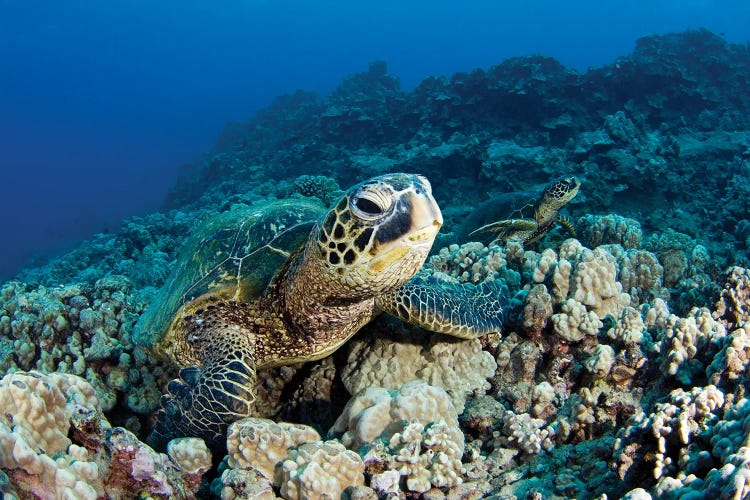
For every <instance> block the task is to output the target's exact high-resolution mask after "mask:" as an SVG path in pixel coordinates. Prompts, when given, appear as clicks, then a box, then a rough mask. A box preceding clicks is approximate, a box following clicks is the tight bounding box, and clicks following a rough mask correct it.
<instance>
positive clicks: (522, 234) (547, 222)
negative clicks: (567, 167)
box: [469, 177, 581, 245]
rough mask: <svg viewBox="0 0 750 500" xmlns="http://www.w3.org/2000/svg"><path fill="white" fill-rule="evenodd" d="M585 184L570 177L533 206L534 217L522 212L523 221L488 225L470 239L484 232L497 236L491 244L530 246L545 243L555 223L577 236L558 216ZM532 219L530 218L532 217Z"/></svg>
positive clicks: (562, 180) (554, 184)
mask: <svg viewBox="0 0 750 500" xmlns="http://www.w3.org/2000/svg"><path fill="white" fill-rule="evenodd" d="M580 186H581V184H580V182H579V181H578V179H576V178H575V177H566V178H564V179H560V180H557V181H554V182H553V183H552V184H550V185H549V186H547V187H546V188H545V189H544V191H543V192H542V196H540V197H539V199H538V200H537V202H536V203H534V204H533V206H532V211H531V214H528V215H527V214H526V213H524V212H525V210H524V209H526V207H522V208H521V209H519V211H520V212H521V214H520V215H522V216H526V217H522V218H510V219H505V220H500V221H497V222H493V223H491V224H486V225H484V226H482V227H480V228H477V229H475V230H474V231H472V232H471V233H469V236H471V235H473V234H476V233H480V232H493V233H497V236H496V237H495V238H494V239H493V240H492V241H491V242H490V244H496V243H505V242H506V241H508V240H518V241H520V242H521V243H524V244H526V245H528V244H531V243H534V242H536V241H538V240H539V239H541V238H542V237H543V236H544V235H545V234H547V232H549V230H550V229H551V228H552V225H553V224H554V223H555V222H559V223H560V224H561V225H562V226H563V227H564V228H565V229H566V230H567V231H568V232H570V233H571V234H572V235H573V236H575V231H574V229H573V225H572V224H570V221H568V220H567V219H563V218H561V217H558V215H557V213H558V212H559V211H560V209H561V208H562V207H564V206H565V205H567V204H568V202H569V201H570V200H572V199H573V198H575V196H576V194H578V189H579V188H580ZM529 216H530V217H529Z"/></svg>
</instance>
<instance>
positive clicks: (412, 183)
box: [316, 174, 442, 289]
mask: <svg viewBox="0 0 750 500" xmlns="http://www.w3.org/2000/svg"><path fill="white" fill-rule="evenodd" d="M441 224H442V215H441V213H440V209H439V208H438V206H437V203H436V202H435V200H434V198H433V197H432V189H431V187H430V184H429V182H428V181H427V179H425V178H424V177H422V176H419V175H413V174H388V175H384V176H380V177H376V178H374V179H371V180H369V181H367V182H365V183H363V184H360V185H358V186H355V187H354V188H352V189H350V190H349V191H348V192H347V193H346V194H345V195H344V196H343V197H342V199H341V200H340V201H339V203H338V204H336V206H335V207H334V208H332V209H331V211H330V212H329V213H328V214H327V215H326V216H325V217H324V218H323V221H322V222H321V224H320V225H319V227H318V229H317V237H316V239H317V249H318V251H319V252H320V258H321V259H322V260H323V261H324V262H325V263H326V265H327V268H328V269H329V272H331V273H332V274H336V275H338V276H342V277H345V278H347V279H349V281H350V282H352V283H356V284H365V283H367V284H369V285H376V284H377V283H378V282H379V281H382V283H383V286H387V287H393V286H398V285H399V284H400V283H403V282H404V281H405V280H407V279H409V278H410V277H411V276H412V275H413V274H414V272H416V270H417V269H418V268H419V267H420V266H421V265H422V263H423V262H424V258H425V257H426V256H427V252H429V249H430V246H431V245H432V242H433V240H434V238H435V235H436V234H437V231H438V229H439V228H440V225H441ZM384 276H385V277H384ZM378 286H379V285H378ZM366 288H373V287H371V286H366ZM375 288H377V287H374V288H373V289H375Z"/></svg>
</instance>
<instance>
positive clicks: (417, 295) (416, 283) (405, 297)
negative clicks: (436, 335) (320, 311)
mask: <svg viewBox="0 0 750 500" xmlns="http://www.w3.org/2000/svg"><path fill="white" fill-rule="evenodd" d="M507 298H508V290H507V288H506V287H504V286H501V285H499V284H498V283H497V282H484V283H481V284H480V285H477V286H475V285H471V284H466V283H456V282H453V281H445V280H440V279H438V278H436V277H434V276H431V275H428V276H422V275H417V276H415V277H414V279H412V280H410V281H409V282H407V283H405V284H404V285H403V286H401V287H399V288H398V289H396V290H394V291H393V292H390V293H384V294H383V295H381V296H380V297H378V298H377V300H376V301H375V303H376V304H377V305H378V307H379V308H380V309H381V310H382V311H383V312H386V313H388V314H390V315H391V316H395V317H397V318H399V319H401V320H403V321H406V322H407V323H411V324H413V325H417V326H420V327H422V328H425V329H427V330H431V331H433V332H440V333H448V334H450V335H453V336H454V337H460V338H464V339H473V338H476V337H479V336H481V335H485V334H487V333H491V332H498V331H500V328H501V327H502V320H503V311H504V309H505V307H507V302H508V301H507Z"/></svg>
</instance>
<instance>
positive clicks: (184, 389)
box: [151, 358, 256, 449]
mask: <svg viewBox="0 0 750 500" xmlns="http://www.w3.org/2000/svg"><path fill="white" fill-rule="evenodd" d="M255 382H256V372H255V369H254V368H253V366H252V365H251V364H250V363H248V362H247V361H246V360H244V359H240V358H238V359H229V360H220V361H219V362H212V363H208V364H206V365H204V366H202V367H200V368H198V367H196V366H189V367H187V368H183V369H182V370H180V378H179V379H175V380H172V381H171V382H170V383H169V384H168V386H167V391H168V393H167V394H164V395H163V396H162V397H161V400H160V404H161V408H160V409H159V410H158V411H157V412H156V421H155V423H154V430H153V433H152V435H151V442H152V443H151V444H153V445H154V447H156V448H157V449H164V448H166V445H167V443H168V442H169V441H170V440H171V439H174V438H178V437H185V436H189V437H200V438H203V439H204V440H205V441H206V443H207V444H208V445H209V446H211V447H215V446H222V445H223V444H224V443H225V441H226V435H227V428H228V427H229V424H231V423H232V422H234V421H235V420H238V419H240V418H242V417H247V416H249V415H250V407H251V404H252V402H253V401H254V400H255V396H254V394H253V388H254V387H255Z"/></svg>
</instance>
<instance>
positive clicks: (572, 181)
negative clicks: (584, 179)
mask: <svg viewBox="0 0 750 500" xmlns="http://www.w3.org/2000/svg"><path fill="white" fill-rule="evenodd" d="M580 187H581V183H580V181H579V180H578V179H576V178H575V177H573V176H571V177H563V178H562V179H558V180H556V181H554V182H553V183H552V184H550V185H549V186H547V187H546V188H545V189H544V192H543V193H542V198H541V200H540V201H541V203H543V204H545V205H549V206H552V207H554V208H555V210H557V209H559V208H561V207H563V206H565V205H566V204H567V203H568V202H569V201H570V200H572V199H573V198H575V195H576V194H578V188H580Z"/></svg>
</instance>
